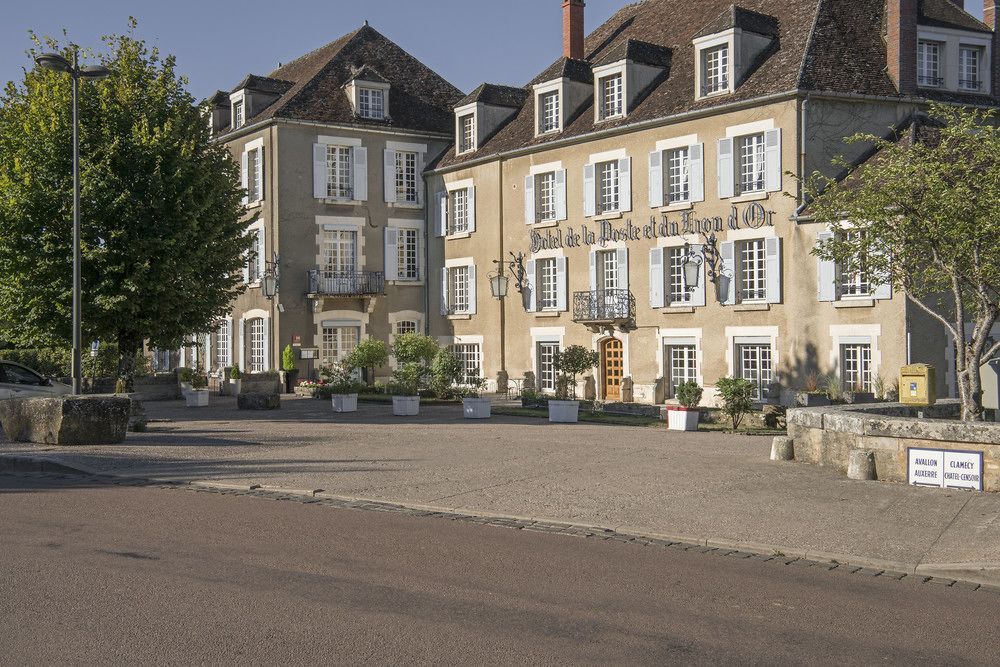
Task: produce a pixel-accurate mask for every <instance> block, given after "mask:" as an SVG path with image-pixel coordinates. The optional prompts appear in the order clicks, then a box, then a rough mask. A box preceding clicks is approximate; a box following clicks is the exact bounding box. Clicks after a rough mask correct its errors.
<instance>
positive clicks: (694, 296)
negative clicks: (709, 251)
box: [689, 245, 707, 307]
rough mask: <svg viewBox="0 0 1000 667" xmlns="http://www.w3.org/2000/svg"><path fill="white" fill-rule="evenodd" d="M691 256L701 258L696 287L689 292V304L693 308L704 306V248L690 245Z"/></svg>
mask: <svg viewBox="0 0 1000 667" xmlns="http://www.w3.org/2000/svg"><path fill="white" fill-rule="evenodd" d="M691 254H692V255H694V256H696V257H701V259H702V262H701V268H700V269H699V271H700V272H701V273H700V275H699V276H698V286H697V287H695V288H694V291H693V292H691V301H690V302H689V303H690V304H691V305H692V306H694V307H698V306H704V305H705V289H706V287H707V286H706V285H705V263H706V262H705V246H703V245H692V246H691Z"/></svg>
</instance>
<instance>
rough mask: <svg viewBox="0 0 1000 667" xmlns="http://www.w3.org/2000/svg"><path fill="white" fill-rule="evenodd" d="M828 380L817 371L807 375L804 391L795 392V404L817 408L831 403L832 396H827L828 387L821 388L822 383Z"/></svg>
mask: <svg viewBox="0 0 1000 667" xmlns="http://www.w3.org/2000/svg"><path fill="white" fill-rule="evenodd" d="M825 382H826V380H825V379H823V378H821V377H820V376H819V375H817V374H816V373H810V374H809V375H807V376H806V379H805V387H804V388H803V391H800V392H797V393H796V394H795V404H796V405H798V406H800V407H803V408H815V407H821V406H824V405H830V397H829V396H827V392H826V389H825V388H824V389H820V384H821V383H825Z"/></svg>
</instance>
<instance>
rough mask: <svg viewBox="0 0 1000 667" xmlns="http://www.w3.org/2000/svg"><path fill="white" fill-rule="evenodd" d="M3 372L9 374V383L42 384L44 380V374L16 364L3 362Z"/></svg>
mask: <svg viewBox="0 0 1000 667" xmlns="http://www.w3.org/2000/svg"><path fill="white" fill-rule="evenodd" d="M2 366H3V372H4V373H5V374H6V375H7V382H8V383H9V384H28V385H41V384H42V382H43V380H42V376H40V375H38V374H36V373H34V372H33V371H29V370H28V369H27V368H24V367H23V366H17V365H15V364H2Z"/></svg>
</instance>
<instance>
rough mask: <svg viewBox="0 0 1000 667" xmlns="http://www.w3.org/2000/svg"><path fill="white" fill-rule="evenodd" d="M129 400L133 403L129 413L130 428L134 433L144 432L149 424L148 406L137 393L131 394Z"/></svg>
mask: <svg viewBox="0 0 1000 667" xmlns="http://www.w3.org/2000/svg"><path fill="white" fill-rule="evenodd" d="M129 401H130V403H131V405H130V409H129V414H128V430H129V431H131V432H133V433H142V432H144V431H145V430H146V424H147V421H146V408H145V406H143V404H142V401H140V400H139V399H137V398H136V397H135V394H129Z"/></svg>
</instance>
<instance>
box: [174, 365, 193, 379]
mask: <svg viewBox="0 0 1000 667" xmlns="http://www.w3.org/2000/svg"><path fill="white" fill-rule="evenodd" d="M193 378H194V371H192V370H191V369H190V368H181V369H179V370H178V371H177V379H178V381H180V382H191V381H192V380H193Z"/></svg>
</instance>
